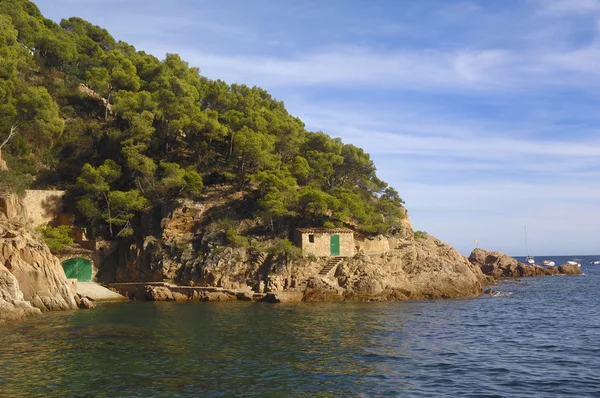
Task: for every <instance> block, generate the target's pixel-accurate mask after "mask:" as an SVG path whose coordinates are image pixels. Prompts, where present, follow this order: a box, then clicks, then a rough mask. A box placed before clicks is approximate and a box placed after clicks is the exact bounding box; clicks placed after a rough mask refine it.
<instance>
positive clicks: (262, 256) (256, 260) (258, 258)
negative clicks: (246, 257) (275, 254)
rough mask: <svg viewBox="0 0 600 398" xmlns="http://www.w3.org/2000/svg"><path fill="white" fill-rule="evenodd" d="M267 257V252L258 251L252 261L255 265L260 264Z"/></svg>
mask: <svg viewBox="0 0 600 398" xmlns="http://www.w3.org/2000/svg"><path fill="white" fill-rule="evenodd" d="M266 259H267V253H264V252H260V253H258V254H257V255H256V257H255V258H254V261H253V263H254V264H255V265H258V266H261V265H263V264H264V263H265V260H266Z"/></svg>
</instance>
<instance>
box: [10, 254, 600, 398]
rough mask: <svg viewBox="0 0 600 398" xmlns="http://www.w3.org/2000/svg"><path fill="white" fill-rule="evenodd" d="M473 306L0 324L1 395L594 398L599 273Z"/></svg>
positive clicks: (73, 315) (282, 308)
mask: <svg viewBox="0 0 600 398" xmlns="http://www.w3.org/2000/svg"><path fill="white" fill-rule="evenodd" d="M583 270H584V272H585V275H583V276H555V277H545V278H531V279H523V280H522V281H521V282H506V283H504V284H502V285H501V286H499V287H497V288H496V290H498V291H499V292H500V294H498V295H496V296H492V297H490V296H485V297H481V298H477V299H470V300H455V301H428V302H400V303H297V304H276V305H269V304H259V303H151V302H127V303H120V304H101V305H99V307H98V308H96V309H94V310H90V311H69V312H60V313H49V314H45V315H43V316H42V317H38V318H33V319H29V320H26V321H24V322H19V323H14V324H9V325H3V326H0V396H2V397H4V396H6V397H19V396H27V397H207V396H213V397H221V396H268V397H278V396H281V397H287V396H327V397H330V396H403V397H412V396H447V397H456V396H461V397H495V396H498V397H500V396H502V397H520V396H522V397H533V396H539V397H559V396H577V397H582V396H600V317H599V316H598V311H599V310H598V309H599V308H600V306H599V305H600V298H599V296H598V286H599V285H600V266H592V265H586V264H584V266H583Z"/></svg>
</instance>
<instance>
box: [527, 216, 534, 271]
mask: <svg viewBox="0 0 600 398" xmlns="http://www.w3.org/2000/svg"><path fill="white" fill-rule="evenodd" d="M525 251H526V252H527V256H526V257H525V261H526V262H527V264H531V265H533V264H535V258H534V257H533V256H530V255H529V244H528V243H527V225H525Z"/></svg>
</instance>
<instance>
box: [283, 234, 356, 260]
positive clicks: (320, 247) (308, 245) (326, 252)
mask: <svg viewBox="0 0 600 398" xmlns="http://www.w3.org/2000/svg"><path fill="white" fill-rule="evenodd" d="M294 235H295V236H294V243H295V244H296V245H297V246H298V247H300V248H301V249H302V254H304V255H308V254H313V255H315V256H317V257H352V256H354V231H352V230H351V229H348V228H298V229H296V232H295V234H294Z"/></svg>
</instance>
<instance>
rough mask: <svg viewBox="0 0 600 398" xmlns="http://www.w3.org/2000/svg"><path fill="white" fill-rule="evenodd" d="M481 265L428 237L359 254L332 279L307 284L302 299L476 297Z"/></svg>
mask: <svg viewBox="0 0 600 398" xmlns="http://www.w3.org/2000/svg"><path fill="white" fill-rule="evenodd" d="M484 280H485V278H484V276H483V274H482V272H481V270H480V269H479V268H478V267H476V266H474V265H473V264H471V263H469V261H467V259H466V257H464V256H461V255H460V254H459V253H458V252H457V251H456V250H455V249H454V248H452V247H450V246H448V245H446V244H444V243H443V242H441V241H439V240H438V239H436V238H434V237H432V236H427V237H425V238H422V239H417V240H415V241H414V242H412V243H411V244H408V245H404V246H401V248H399V249H394V250H389V251H386V252H384V253H378V254H363V253H359V254H357V255H356V256H354V257H353V258H351V259H346V260H344V261H342V263H341V264H340V265H339V266H338V267H337V269H336V271H335V274H334V276H333V277H330V278H323V279H321V280H319V279H315V280H312V281H310V282H309V283H308V284H307V287H306V291H305V295H304V300H305V301H331V300H336V299H342V300H359V301H362V300H370V301H387V300H394V301H396V300H418V299H451V298H465V297H475V296H479V295H481V294H482V292H483V282H484Z"/></svg>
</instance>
